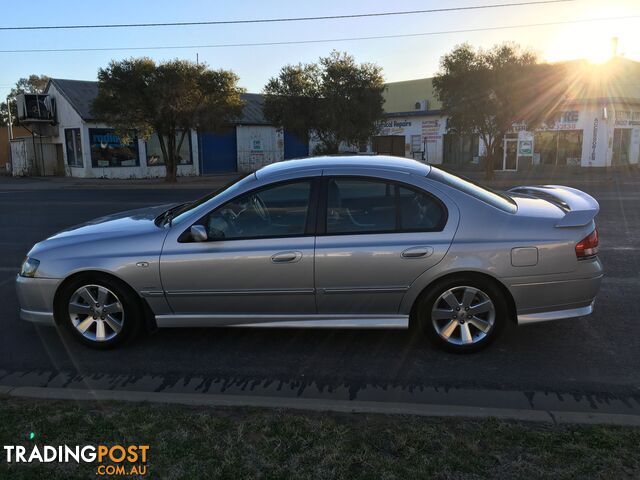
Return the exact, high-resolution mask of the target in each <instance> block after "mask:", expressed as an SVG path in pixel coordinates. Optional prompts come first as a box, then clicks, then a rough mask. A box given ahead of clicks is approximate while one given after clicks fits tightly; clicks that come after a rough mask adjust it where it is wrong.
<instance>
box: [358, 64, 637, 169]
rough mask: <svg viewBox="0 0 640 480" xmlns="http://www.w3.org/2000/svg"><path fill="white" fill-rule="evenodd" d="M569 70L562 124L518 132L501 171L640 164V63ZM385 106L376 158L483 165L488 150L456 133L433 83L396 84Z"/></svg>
mask: <svg viewBox="0 0 640 480" xmlns="http://www.w3.org/2000/svg"><path fill="white" fill-rule="evenodd" d="M564 67H565V68H564V72H565V73H564V75H565V78H564V80H565V81H566V83H567V85H568V87H567V91H566V95H565V98H564V99H563V102H562V104H561V106H560V108H559V114H558V116H557V118H556V121H555V122H554V123H553V124H551V125H545V126H543V127H540V128H537V129H535V130H534V131H527V129H526V126H524V125H514V128H513V130H512V131H511V132H509V133H508V134H507V135H506V138H504V140H503V144H502V154H501V155H500V156H499V158H497V159H496V161H495V165H494V169H496V170H522V169H526V168H530V167H531V166H534V165H553V166H582V167H609V166H614V167H615V166H622V165H633V164H638V163H639V161H640V63H639V62H633V61H630V60H627V59H624V58H620V57H616V58H614V59H612V60H610V61H609V62H607V63H606V64H603V65H597V66H594V65H590V64H588V63H587V62H584V61H575V62H567V63H566V64H564ZM385 100H386V101H385V112H386V113H385V118H384V120H383V121H382V122H380V130H379V134H378V135H377V136H375V137H373V138H372V141H371V147H372V150H373V151H374V152H376V153H380V154H383V153H384V154H393V155H400V156H404V157H409V158H414V159H419V160H422V161H425V162H428V163H434V164H444V165H449V166H452V167H458V168H465V166H471V165H478V164H479V159H480V157H481V156H482V155H483V153H484V149H483V144H482V142H481V141H480V140H479V137H478V136H477V135H456V134H453V133H450V132H448V129H447V118H446V116H445V115H443V114H442V112H441V110H440V108H441V104H440V103H439V101H438V99H437V98H436V97H435V95H434V91H433V85H432V83H431V79H429V78H426V79H419V80H411V81H405V82H394V83H389V84H387V90H386V92H385Z"/></svg>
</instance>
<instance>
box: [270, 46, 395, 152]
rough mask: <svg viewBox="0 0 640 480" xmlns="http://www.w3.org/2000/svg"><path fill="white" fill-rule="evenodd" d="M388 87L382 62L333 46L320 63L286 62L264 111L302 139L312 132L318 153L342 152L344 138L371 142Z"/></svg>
mask: <svg viewBox="0 0 640 480" xmlns="http://www.w3.org/2000/svg"><path fill="white" fill-rule="evenodd" d="M384 88H385V87H384V79H383V77H382V69H381V68H380V67H378V66H377V65H374V64H372V63H361V64H357V63H356V61H355V59H354V58H353V57H352V56H351V55H348V54H346V53H340V52H336V51H333V52H331V54H330V55H329V56H327V57H323V58H320V59H319V61H318V62H317V63H311V64H298V65H286V66H284V67H282V69H281V70H280V74H279V75H278V76H277V77H273V78H271V79H269V81H268V83H267V85H266V86H265V87H264V94H265V104H264V113H265V117H266V118H267V119H268V120H269V121H270V122H271V123H273V124H274V125H277V126H279V127H282V128H285V129H286V130H288V131H291V132H293V133H295V134H296V135H297V136H299V137H300V138H302V139H305V140H308V138H309V134H310V133H311V132H313V134H314V135H315V136H316V137H317V138H318V139H319V140H320V148H319V149H318V150H316V153H320V152H322V153H337V152H338V148H339V146H340V144H341V143H346V144H349V145H354V144H359V143H361V142H366V141H367V140H368V139H369V138H370V137H371V135H374V134H375V133H376V132H377V126H376V121H377V120H379V119H380V118H381V117H382V114H383V109H382V104H383V103H384V98H383V96H382V93H383V91H384Z"/></svg>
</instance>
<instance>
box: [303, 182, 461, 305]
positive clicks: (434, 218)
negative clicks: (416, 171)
mask: <svg viewBox="0 0 640 480" xmlns="http://www.w3.org/2000/svg"><path fill="white" fill-rule="evenodd" d="M325 182H326V183H325V187H324V189H325V191H326V195H324V198H325V199H326V200H325V203H326V205H323V206H322V207H321V210H320V211H319V232H318V236H317V239H316V262H315V263H316V265H315V268H316V291H317V304H318V313H320V314H397V313H398V309H399V306H400V302H401V300H402V297H403V296H404V294H405V292H406V291H407V290H408V288H409V286H410V285H411V283H412V282H413V281H414V280H415V279H416V278H417V277H418V276H420V275H421V274H422V273H424V272H425V271H426V270H428V269H429V268H431V267H432V266H434V265H435V264H437V263H438V262H439V261H440V260H441V259H442V258H443V257H444V255H445V254H446V252H447V250H448V249H449V245H450V244H451V240H452V238H453V233H454V231H455V229H451V228H446V229H445V224H446V223H447V210H446V208H445V206H444V205H443V204H442V202H440V201H439V200H438V199H437V198H435V197H434V196H433V195H430V194H428V193H425V192H422V191H420V190H419V189H417V188H415V187H412V186H409V185H405V184H401V183H396V182H393V181H387V180H382V179H377V178H363V177H329V178H327V179H326V180H325Z"/></svg>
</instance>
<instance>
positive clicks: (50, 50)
mask: <svg viewBox="0 0 640 480" xmlns="http://www.w3.org/2000/svg"><path fill="white" fill-rule="evenodd" d="M634 18H640V15H627V16H624V17H604V18H587V19H581V20H565V21H557V22H545V23H524V24H519V25H503V26H496V27H479V28H467V29H461V30H441V31H436V32H422V33H403V34H397V35H375V36H369V37H343V38H323V39H314V40H289V41H281V42H259V43H218V44H211V45H157V46H148V47H77V48H25V49H19V50H0V53H64V52H109V51H134V50H182V49H195V48H200V49H201V48H236V47H266V46H279V45H304V44H313V43H332V42H351V41H361V40H384V39H393V38H410V37H426V36H432V35H449V34H455V33H474V32H486V31H492V30H510V29H517V28H532V27H547V26H554V25H568V24H574V23H589V22H606V21H612V20H629V19H634Z"/></svg>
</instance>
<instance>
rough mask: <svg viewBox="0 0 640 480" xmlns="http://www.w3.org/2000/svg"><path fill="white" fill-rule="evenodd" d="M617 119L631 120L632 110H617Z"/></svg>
mask: <svg viewBox="0 0 640 480" xmlns="http://www.w3.org/2000/svg"><path fill="white" fill-rule="evenodd" d="M616 120H623V121H628V120H631V112H630V111H629V110H616Z"/></svg>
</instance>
